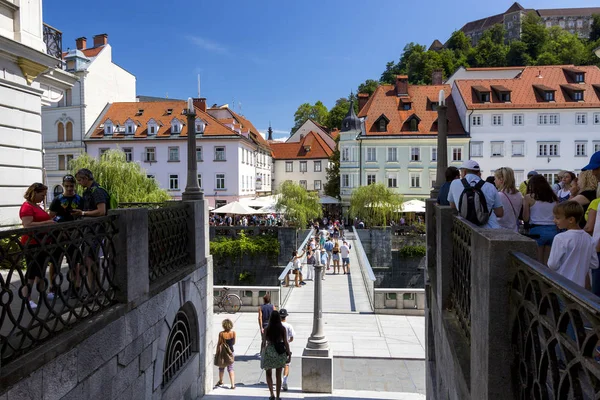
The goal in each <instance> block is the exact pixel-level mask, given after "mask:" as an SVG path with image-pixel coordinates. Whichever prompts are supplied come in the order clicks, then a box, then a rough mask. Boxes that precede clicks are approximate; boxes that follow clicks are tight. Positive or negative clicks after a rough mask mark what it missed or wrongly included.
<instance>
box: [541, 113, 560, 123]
mask: <svg viewBox="0 0 600 400" xmlns="http://www.w3.org/2000/svg"><path fill="white" fill-rule="evenodd" d="M558 123H559V119H558V114H540V115H538V124H539V125H558Z"/></svg>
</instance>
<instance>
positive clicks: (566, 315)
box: [510, 254, 600, 400]
mask: <svg viewBox="0 0 600 400" xmlns="http://www.w3.org/2000/svg"><path fill="white" fill-rule="evenodd" d="M512 262H513V266H514V267H515V269H516V274H515V276H514V278H513V281H512V288H511V289H512V290H511V293H510V306H511V312H512V318H511V320H512V345H513V350H514V359H513V368H512V371H513V378H512V380H513V386H514V391H515V393H517V394H518V398H520V399H523V400H525V399H598V398H600V303H599V302H600V299H599V298H598V297H596V296H594V295H593V294H592V293H590V292H589V291H587V290H585V289H584V288H582V287H580V286H578V285H576V284H574V283H573V282H571V281H569V280H567V279H566V278H564V277H562V276H560V275H558V274H556V273H555V272H553V271H551V270H550V269H548V268H547V267H545V266H543V265H541V264H539V263H538V262H536V261H534V260H532V259H531V258H528V257H526V256H523V255H520V254H516V255H513V256H512ZM573 267H575V266H573Z"/></svg>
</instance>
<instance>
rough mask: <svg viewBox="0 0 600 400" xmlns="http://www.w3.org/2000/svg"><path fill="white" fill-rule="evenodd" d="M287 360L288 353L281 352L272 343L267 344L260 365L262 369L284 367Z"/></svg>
mask: <svg viewBox="0 0 600 400" xmlns="http://www.w3.org/2000/svg"><path fill="white" fill-rule="evenodd" d="M286 361H287V354H285V353H283V354H279V353H277V350H275V346H274V345H272V344H269V345H267V347H266V348H265V350H264V351H263V354H262V356H261V358H260V367H261V368H262V369H274V368H283V367H285V363H286Z"/></svg>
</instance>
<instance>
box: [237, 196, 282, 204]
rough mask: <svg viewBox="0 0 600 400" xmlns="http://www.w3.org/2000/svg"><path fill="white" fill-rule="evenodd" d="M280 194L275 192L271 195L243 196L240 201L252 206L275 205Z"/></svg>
mask: <svg viewBox="0 0 600 400" xmlns="http://www.w3.org/2000/svg"><path fill="white" fill-rule="evenodd" d="M278 198H279V195H277V194H274V195H271V196H263V197H254V198H248V197H246V198H242V199H240V203H242V204H244V205H247V206H250V207H265V206H269V205H274V204H276V203H277V199H278Z"/></svg>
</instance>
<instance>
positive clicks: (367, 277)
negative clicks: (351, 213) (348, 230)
mask: <svg viewBox="0 0 600 400" xmlns="http://www.w3.org/2000/svg"><path fill="white" fill-rule="evenodd" d="M352 232H353V233H354V245H355V246H356V249H355V250H356V255H357V257H358V260H357V261H358V265H359V266H360V273H361V276H362V278H363V283H364V285H365V289H366V291H367V297H368V298H369V304H370V305H371V310H373V311H375V292H374V291H375V282H376V281H377V278H375V274H374V273H373V268H371V263H370V262H369V259H368V257H367V253H365V249H364V247H363V245H362V242H361V241H360V237H359V236H358V232H356V228H355V227H352Z"/></svg>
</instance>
